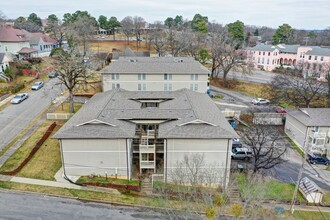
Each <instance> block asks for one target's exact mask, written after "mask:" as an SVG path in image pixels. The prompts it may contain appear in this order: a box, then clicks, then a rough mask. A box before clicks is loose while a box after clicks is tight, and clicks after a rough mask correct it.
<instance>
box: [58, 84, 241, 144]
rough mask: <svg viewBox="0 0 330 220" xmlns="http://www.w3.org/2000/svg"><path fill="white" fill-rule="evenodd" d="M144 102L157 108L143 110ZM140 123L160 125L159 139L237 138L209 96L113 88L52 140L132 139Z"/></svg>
mask: <svg viewBox="0 0 330 220" xmlns="http://www.w3.org/2000/svg"><path fill="white" fill-rule="evenodd" d="M148 100H149V101H148ZM157 100H158V101H157ZM143 102H151V103H152V102H157V103H158V104H157V106H158V107H143V104H142V103H143ZM141 120H144V121H148V120H157V121H159V122H161V123H160V124H159V128H158V137H159V138H235V137H237V134H236V132H235V131H234V129H233V128H232V127H231V126H230V125H229V123H228V121H227V120H226V119H225V117H224V116H223V115H222V113H221V111H220V110H219V109H218V107H217V106H216V105H215V104H214V102H213V101H212V100H211V99H210V98H209V97H208V95H206V94H202V93H197V92H193V91H190V90H187V89H182V90H177V91H173V92H145V91H140V92H136V91H134V92H132V91H126V90H123V89H115V90H110V91H107V92H103V93H98V94H96V95H95V96H94V97H93V98H91V99H90V100H89V101H88V102H87V103H86V104H85V105H84V106H83V107H82V108H81V109H80V110H79V111H78V112H77V113H76V114H75V115H74V116H73V117H72V118H71V119H70V120H69V121H68V122H67V123H66V124H65V125H64V126H63V127H62V128H61V129H60V130H59V131H58V132H57V133H56V134H55V135H54V137H55V138H58V139H72V138H73V139H74V138H100V139H111V138H134V137H135V129H136V124H135V123H136V121H141Z"/></svg>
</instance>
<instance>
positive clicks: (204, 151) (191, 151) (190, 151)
mask: <svg viewBox="0 0 330 220" xmlns="http://www.w3.org/2000/svg"><path fill="white" fill-rule="evenodd" d="M174 152H175V153H227V151H225V150H223V151H214V150H189V151H187V150H167V153H174Z"/></svg>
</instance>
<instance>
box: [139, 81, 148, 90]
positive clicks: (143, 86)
mask: <svg viewBox="0 0 330 220" xmlns="http://www.w3.org/2000/svg"><path fill="white" fill-rule="evenodd" d="M146 90H147V85H146V84H145V83H139V84H138V91H146Z"/></svg>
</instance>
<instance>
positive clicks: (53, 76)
mask: <svg viewBox="0 0 330 220" xmlns="http://www.w3.org/2000/svg"><path fill="white" fill-rule="evenodd" d="M48 77H49V78H55V77H58V72H56V71H55V72H52V73H50V74H48Z"/></svg>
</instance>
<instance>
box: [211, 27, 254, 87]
mask: <svg viewBox="0 0 330 220" xmlns="http://www.w3.org/2000/svg"><path fill="white" fill-rule="evenodd" d="M210 41H211V42H210V44H211V58H212V74H211V77H212V78H214V77H216V70H217V68H221V70H222V71H223V86H224V87H225V86H226V80H227V76H228V73H229V72H230V71H241V72H242V73H245V74H250V73H251V71H252V68H251V65H250V64H249V63H244V62H243V57H242V55H241V54H240V53H239V52H238V51H237V50H236V49H235V47H236V43H235V42H232V41H231V40H230V39H229V38H228V37H227V36H226V34H225V33H221V34H213V35H212V36H211V40H210Z"/></svg>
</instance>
